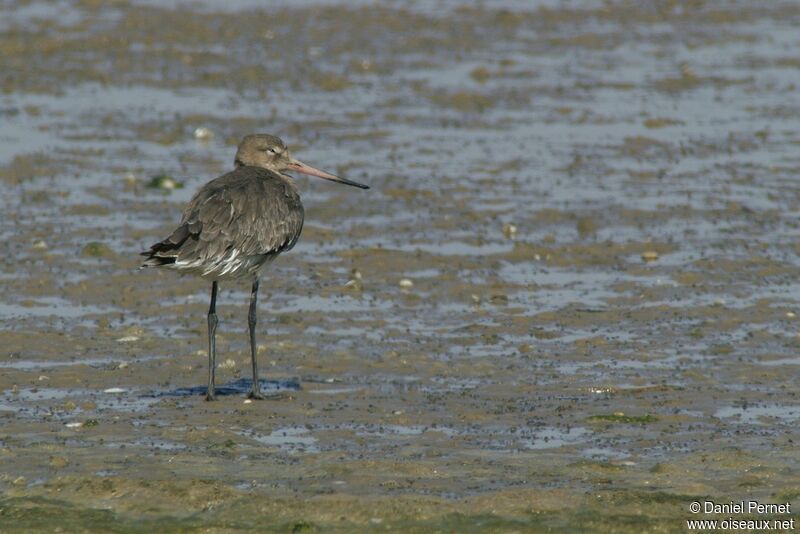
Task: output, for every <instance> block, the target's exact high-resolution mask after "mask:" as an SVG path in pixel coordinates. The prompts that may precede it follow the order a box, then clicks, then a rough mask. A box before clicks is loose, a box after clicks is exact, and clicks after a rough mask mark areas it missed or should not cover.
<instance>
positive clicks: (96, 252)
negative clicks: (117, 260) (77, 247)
mask: <svg viewBox="0 0 800 534" xmlns="http://www.w3.org/2000/svg"><path fill="white" fill-rule="evenodd" d="M81 256H83V257H85V258H111V257H113V256H115V254H114V251H113V250H111V248H110V247H109V246H108V245H105V244H103V243H100V242H98V241H92V242H90V243H86V245H84V247H83V249H82V250H81Z"/></svg>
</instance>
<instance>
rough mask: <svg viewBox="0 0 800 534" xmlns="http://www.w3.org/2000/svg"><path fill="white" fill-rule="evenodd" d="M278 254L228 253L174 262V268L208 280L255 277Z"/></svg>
mask: <svg viewBox="0 0 800 534" xmlns="http://www.w3.org/2000/svg"><path fill="white" fill-rule="evenodd" d="M276 257H277V254H250V255H242V254H236V253H235V251H232V253H231V254H226V255H225V256H224V257H222V258H219V259H215V260H210V261H208V260H207V261H181V260H178V261H176V262H175V263H174V264H172V266H173V268H175V269H176V270H178V271H180V272H183V273H185V274H193V275H195V276H201V277H203V278H206V279H208V280H238V279H243V278H253V277H256V276H258V275H259V272H260V271H261V269H262V268H264V266H265V265H267V264H268V263H271V262H272V260H274V259H275V258H276Z"/></svg>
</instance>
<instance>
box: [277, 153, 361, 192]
mask: <svg viewBox="0 0 800 534" xmlns="http://www.w3.org/2000/svg"><path fill="white" fill-rule="evenodd" d="M287 168H288V169H289V170H290V171H297V172H302V173H303V174H308V175H309V176H316V177H317V178H322V179H324V180H330V181H331V182H338V183H340V184H344V185H352V186H353V187H360V188H361V189H369V186H368V185H364V184H360V183H358V182H352V181H350V180H347V179H345V178H339V177H338V176H336V175H334V174H331V173H329V172H325V171H321V170H319V169H316V168H314V167H312V166H311V165H306V164H305V163H303V162H302V161H298V160H296V159H292V162H291V163H289V165H287Z"/></svg>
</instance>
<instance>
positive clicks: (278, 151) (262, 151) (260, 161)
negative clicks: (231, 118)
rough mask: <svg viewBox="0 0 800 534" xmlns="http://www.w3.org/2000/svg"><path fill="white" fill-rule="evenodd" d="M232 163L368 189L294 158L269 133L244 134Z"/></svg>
mask: <svg viewBox="0 0 800 534" xmlns="http://www.w3.org/2000/svg"><path fill="white" fill-rule="evenodd" d="M234 163H235V164H236V166H237V167H261V168H262V169H267V170H270V171H272V172H275V173H278V174H283V172H284V171H296V172H300V173H303V174H308V175H310V176H316V177H318V178H324V179H325V180H331V181H333V182H338V183H340V184H345V185H352V186H353V187H360V188H361V189H369V186H368V185H364V184H360V183H358V182H353V181H350V180H346V179H345V178H340V177H338V176H335V175H333V174H331V173H329V172H325V171H322V170H320V169H316V168H314V167H312V166H311V165H306V164H305V163H303V162H302V161H300V160H297V159H295V158H294V157H292V155H291V154H290V153H289V149H288V148H287V147H286V144H285V143H284V142H283V141H282V140H281V139H280V138H279V137H276V136H274V135H269V134H251V135H247V136H245V138H244V139H242V142H241V143H239V148H238V150H237V151H236V159H235V160H234Z"/></svg>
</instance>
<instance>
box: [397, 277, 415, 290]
mask: <svg viewBox="0 0 800 534" xmlns="http://www.w3.org/2000/svg"><path fill="white" fill-rule="evenodd" d="M399 283H400V287H401V288H403V289H411V288H412V287H414V282H413V281H412V280H411V279H409V278H403V279H402V280H400V282H399Z"/></svg>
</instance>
